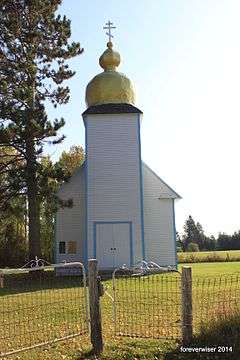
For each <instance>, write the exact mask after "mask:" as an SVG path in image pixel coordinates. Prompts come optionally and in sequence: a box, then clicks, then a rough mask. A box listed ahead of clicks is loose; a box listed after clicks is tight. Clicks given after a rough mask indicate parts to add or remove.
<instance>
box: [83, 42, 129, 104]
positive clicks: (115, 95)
mask: <svg viewBox="0 0 240 360" xmlns="http://www.w3.org/2000/svg"><path fill="white" fill-rule="evenodd" d="M107 47H108V48H107V50H105V51H104V53H103V54H102V56H101V57H100V59H99V64H100V66H101V67H102V68H103V69H104V71H103V72H102V73H100V74H98V75H97V76H95V77H94V78H93V79H92V80H91V81H90V82H89V84H88V85H87V88H86V104H87V106H88V107H90V106H94V105H101V104H121V103H125V104H132V105H133V104H134V103H135V94H134V89H133V86H132V84H131V81H130V80H129V79H128V78H127V77H126V76H125V75H124V74H122V73H119V72H117V71H116V67H117V66H118V65H119V64H120V61H121V59H120V55H119V53H118V52H117V51H114V50H113V49H112V48H113V44H112V43H111V42H108V43H107Z"/></svg>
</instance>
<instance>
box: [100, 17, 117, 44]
mask: <svg viewBox="0 0 240 360" xmlns="http://www.w3.org/2000/svg"><path fill="white" fill-rule="evenodd" d="M105 25H107V26H104V27H103V29H104V30H105V29H107V30H108V32H106V35H108V41H109V42H111V38H113V35H112V34H111V30H112V29H116V26H112V25H113V23H112V22H110V20H108V22H107V23H106V24H105Z"/></svg>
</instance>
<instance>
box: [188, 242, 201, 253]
mask: <svg viewBox="0 0 240 360" xmlns="http://www.w3.org/2000/svg"><path fill="white" fill-rule="evenodd" d="M187 251H190V252H197V251H199V247H198V244H196V243H192V242H191V243H189V244H188V246H187Z"/></svg>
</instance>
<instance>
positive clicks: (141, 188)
mask: <svg viewBox="0 0 240 360" xmlns="http://www.w3.org/2000/svg"><path fill="white" fill-rule="evenodd" d="M138 151H139V180H140V207H141V209H140V211H141V214H140V216H141V232H142V258H143V260H146V254H145V239H144V210H143V209H144V205H143V175H142V159H141V135H140V114H138Z"/></svg>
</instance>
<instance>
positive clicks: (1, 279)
mask: <svg viewBox="0 0 240 360" xmlns="http://www.w3.org/2000/svg"><path fill="white" fill-rule="evenodd" d="M3 288H4V275H3V273H2V272H0V289H3Z"/></svg>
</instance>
